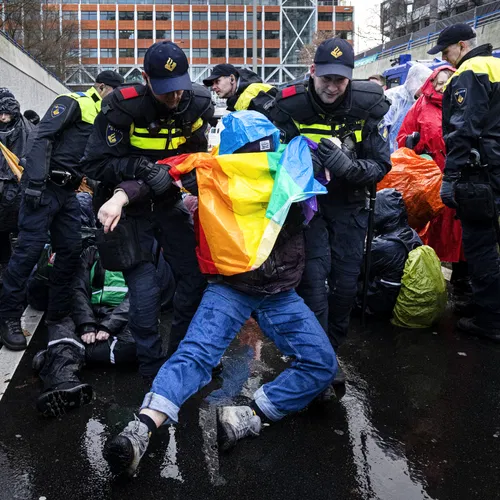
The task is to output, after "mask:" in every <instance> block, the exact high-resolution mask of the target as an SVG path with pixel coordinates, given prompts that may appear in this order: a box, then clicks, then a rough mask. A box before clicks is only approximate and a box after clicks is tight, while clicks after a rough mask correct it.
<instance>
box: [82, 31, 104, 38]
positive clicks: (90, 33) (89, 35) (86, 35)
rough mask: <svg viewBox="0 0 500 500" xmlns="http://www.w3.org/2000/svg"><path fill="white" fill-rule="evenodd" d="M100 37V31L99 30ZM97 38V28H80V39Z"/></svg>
mask: <svg viewBox="0 0 500 500" xmlns="http://www.w3.org/2000/svg"><path fill="white" fill-rule="evenodd" d="M101 37H102V31H101ZM96 38H97V30H82V39H83V40H92V39H96Z"/></svg>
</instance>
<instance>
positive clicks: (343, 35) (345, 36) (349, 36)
mask: <svg viewBox="0 0 500 500" xmlns="http://www.w3.org/2000/svg"><path fill="white" fill-rule="evenodd" d="M337 36H339V37H340V38H343V39H344V40H352V31H339V32H338V33H337Z"/></svg>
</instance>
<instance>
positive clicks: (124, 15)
mask: <svg viewBox="0 0 500 500" xmlns="http://www.w3.org/2000/svg"><path fill="white" fill-rule="evenodd" d="M118 19H119V20H120V21H133V20H134V13H133V11H131V10H121V11H120V12H119V13H118Z"/></svg>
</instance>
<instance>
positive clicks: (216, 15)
mask: <svg viewBox="0 0 500 500" xmlns="http://www.w3.org/2000/svg"><path fill="white" fill-rule="evenodd" d="M210 19H211V20H212V21H225V20H226V13H225V12H211V13H210Z"/></svg>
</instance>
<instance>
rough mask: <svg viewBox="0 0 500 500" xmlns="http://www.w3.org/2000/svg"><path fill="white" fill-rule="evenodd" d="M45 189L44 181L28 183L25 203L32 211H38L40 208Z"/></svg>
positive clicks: (25, 191)
mask: <svg viewBox="0 0 500 500" xmlns="http://www.w3.org/2000/svg"><path fill="white" fill-rule="evenodd" d="M44 189H45V182H44V181H28V186H27V188H26V189H25V190H24V203H25V204H26V206H27V207H28V208H29V209H30V210H38V209H39V208H40V201H41V200H42V193H43V190H44Z"/></svg>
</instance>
